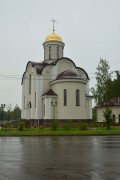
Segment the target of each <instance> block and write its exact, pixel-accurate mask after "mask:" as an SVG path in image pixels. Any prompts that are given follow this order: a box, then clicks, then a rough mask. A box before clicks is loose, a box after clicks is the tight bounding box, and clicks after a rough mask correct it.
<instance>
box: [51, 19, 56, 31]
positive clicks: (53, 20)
mask: <svg viewBox="0 0 120 180" xmlns="http://www.w3.org/2000/svg"><path fill="white" fill-rule="evenodd" d="M51 21H52V23H53V32H55V22H57V21H56V20H55V19H52V20H51Z"/></svg>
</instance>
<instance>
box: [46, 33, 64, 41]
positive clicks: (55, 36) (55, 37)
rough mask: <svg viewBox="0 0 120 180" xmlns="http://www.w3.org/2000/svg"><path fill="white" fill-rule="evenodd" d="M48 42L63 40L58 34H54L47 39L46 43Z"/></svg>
mask: <svg viewBox="0 0 120 180" xmlns="http://www.w3.org/2000/svg"><path fill="white" fill-rule="evenodd" d="M47 41H62V38H61V37H60V36H59V35H58V34H56V33H55V32H53V33H52V34H49V35H48V36H47V37H46V39H45V42H47Z"/></svg>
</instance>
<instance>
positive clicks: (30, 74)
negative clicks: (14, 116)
mask: <svg viewBox="0 0 120 180" xmlns="http://www.w3.org/2000/svg"><path fill="white" fill-rule="evenodd" d="M29 94H31V74H30V75H29Z"/></svg>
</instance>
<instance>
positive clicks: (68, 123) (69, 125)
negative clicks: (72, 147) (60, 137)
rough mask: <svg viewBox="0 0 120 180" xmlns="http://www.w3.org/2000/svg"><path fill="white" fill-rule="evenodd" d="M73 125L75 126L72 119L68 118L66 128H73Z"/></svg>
mask: <svg viewBox="0 0 120 180" xmlns="http://www.w3.org/2000/svg"><path fill="white" fill-rule="evenodd" d="M72 127H73V123H72V120H71V119H69V120H67V122H66V124H65V129H66V130H71V129H72Z"/></svg>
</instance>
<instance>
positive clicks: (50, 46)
mask: <svg viewBox="0 0 120 180" xmlns="http://www.w3.org/2000/svg"><path fill="white" fill-rule="evenodd" d="M49 59H51V46H49Z"/></svg>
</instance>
